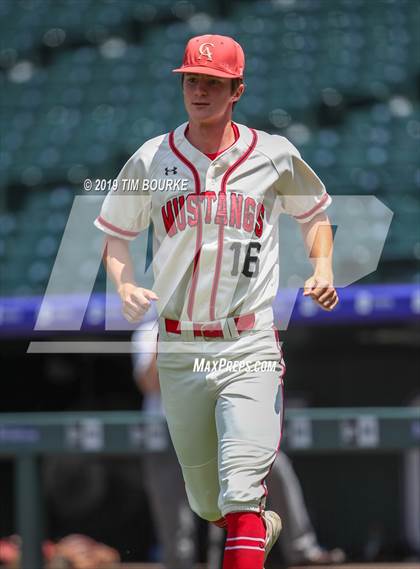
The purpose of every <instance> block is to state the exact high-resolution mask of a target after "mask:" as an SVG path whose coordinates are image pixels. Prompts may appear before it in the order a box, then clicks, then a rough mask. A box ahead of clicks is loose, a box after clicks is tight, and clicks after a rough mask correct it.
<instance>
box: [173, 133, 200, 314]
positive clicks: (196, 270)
mask: <svg viewBox="0 0 420 569" xmlns="http://www.w3.org/2000/svg"><path fill="white" fill-rule="evenodd" d="M169 147H170V149H171V150H172V152H173V153H174V154H175V156H177V158H179V159H180V160H181V162H183V163H184V164H185V165H186V166H187V167H188V168H189V169H190V170H191V172H192V175H193V177H194V185H195V193H196V194H200V193H201V183H200V174H199V173H198V170H197V168H196V167H195V166H194V164H193V163H192V162H190V161H189V160H188V158H187V157H186V156H184V155H183V154H182V153H181V152H180V151H179V150H178V148H177V147H176V146H175V141H174V131H172V132H170V133H169ZM202 239H203V224H202V216H201V208H200V207H199V208H198V223H197V234H196V239H195V251H194V266H193V274H192V280H191V288H190V293H189V296H188V307H187V314H188V316H189V317H190V319H191V320H192V314H193V307H194V299H195V291H196V289H197V282H198V273H199V267H200V254H201V242H202Z"/></svg>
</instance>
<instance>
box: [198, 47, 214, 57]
mask: <svg viewBox="0 0 420 569" xmlns="http://www.w3.org/2000/svg"><path fill="white" fill-rule="evenodd" d="M210 47H214V43H202V44H201V45H200V47H199V48H198V51H199V53H200V55H204V56H205V57H207V61H213V54H212V52H211V51H210ZM198 59H201V57H199V58H198Z"/></svg>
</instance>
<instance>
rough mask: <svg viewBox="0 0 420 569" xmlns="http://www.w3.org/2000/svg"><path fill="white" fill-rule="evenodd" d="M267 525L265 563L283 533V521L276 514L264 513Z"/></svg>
mask: <svg viewBox="0 0 420 569" xmlns="http://www.w3.org/2000/svg"><path fill="white" fill-rule="evenodd" d="M262 517H263V520H264V523H265V531H266V535H265V555H264V561H266V560H267V557H268V554H269V553H270V551H271V549H272V548H273V545H274V544H275V543H276V541H277V539H278V537H279V535H280V532H281V527H282V526H281V519H280V516H278V515H277V514H276V512H271V511H268V512H263V514H262Z"/></svg>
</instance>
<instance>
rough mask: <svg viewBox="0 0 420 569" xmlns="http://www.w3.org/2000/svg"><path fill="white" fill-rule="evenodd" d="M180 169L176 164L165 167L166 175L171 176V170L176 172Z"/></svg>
mask: <svg viewBox="0 0 420 569" xmlns="http://www.w3.org/2000/svg"><path fill="white" fill-rule="evenodd" d="M177 171H178V168H177V167H176V166H174V167H173V168H165V176H169V172H171V173H172V174H176V173H177Z"/></svg>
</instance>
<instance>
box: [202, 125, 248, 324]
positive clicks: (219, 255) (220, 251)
mask: <svg viewBox="0 0 420 569" xmlns="http://www.w3.org/2000/svg"><path fill="white" fill-rule="evenodd" d="M250 130H251V132H252V141H251V144H250V145H249V147H248V149H247V150H246V152H245V153H244V154H242V156H241V157H240V158H238V160H237V161H236V162H234V163H233V164H232V166H230V167H229V168H228V169H227V170H226V172H225V173H224V176H223V178H222V182H221V186H220V193H221V194H226V186H227V182H228V179H229V176H230V175H231V174H232V172H234V170H236V169H237V168H238V167H239V166H240V165H241V164H242V163H243V162H245V160H246V159H247V158H248V157H249V155H250V154H251V152H252V151H253V150H254V148H255V146H256V145H257V140H258V135H257V133H256V132H255V130H254V129H252V128H251V129H250ZM224 233H225V226H224V225H223V224H220V225H219V235H218V242H217V257H216V268H215V271H214V278H213V284H212V288H211V295H210V320H215V318H216V317H215V312H216V295H217V287H218V286H219V280H220V269H221V266H222V257H223V239H224Z"/></svg>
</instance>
